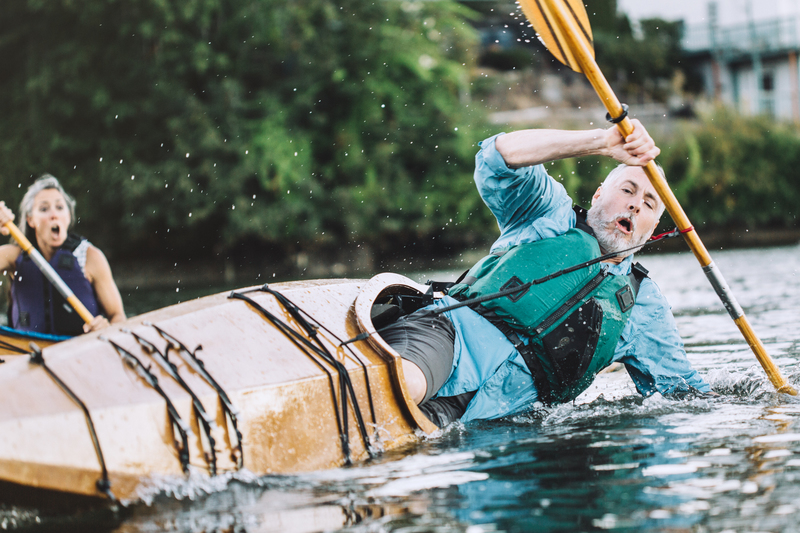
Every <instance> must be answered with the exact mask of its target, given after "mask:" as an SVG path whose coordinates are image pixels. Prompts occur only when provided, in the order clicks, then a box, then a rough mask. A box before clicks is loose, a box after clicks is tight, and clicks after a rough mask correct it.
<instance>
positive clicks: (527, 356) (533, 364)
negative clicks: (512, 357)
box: [469, 304, 553, 404]
mask: <svg viewBox="0 0 800 533" xmlns="http://www.w3.org/2000/svg"><path fill="white" fill-rule="evenodd" d="M469 307H470V309H472V310H473V311H475V312H476V313H478V314H479V315H481V316H482V317H483V318H485V319H486V320H488V321H489V323H491V324H492V325H493V326H494V327H496V328H497V329H499V330H500V333H502V334H503V335H505V337H506V338H507V339H508V341H509V342H510V343H511V344H513V345H514V348H515V349H516V350H517V351H518V352H519V354H520V355H521V356H522V359H523V360H524V361H525V366H527V367H528V370H529V371H530V373H531V376H532V377H533V384H534V385H535V386H536V392H537V393H538V394H539V401H541V402H542V403H544V404H549V403H550V402H551V401H552V397H553V392H552V388H551V387H550V382H549V381H548V380H547V376H546V375H545V371H544V368H543V367H542V363H541V361H539V358H538V357H536V353H534V347H533V346H532V345H531V343H530V342H529V343H528V344H525V341H523V340H522V337H520V336H519V333H517V331H516V330H515V329H514V328H512V327H511V326H509V325H508V323H506V321H505V320H503V319H502V318H500V317H499V316H497V313H495V312H494V311H492V310H490V309H487V308H486V307H484V306H482V305H481V304H472V305H470V306H469Z"/></svg>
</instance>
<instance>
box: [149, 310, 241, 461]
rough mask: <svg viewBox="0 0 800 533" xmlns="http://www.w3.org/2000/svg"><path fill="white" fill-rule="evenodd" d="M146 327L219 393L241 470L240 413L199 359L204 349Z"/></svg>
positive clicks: (154, 326) (234, 455) (166, 350)
mask: <svg viewBox="0 0 800 533" xmlns="http://www.w3.org/2000/svg"><path fill="white" fill-rule="evenodd" d="M143 325H145V326H152V327H153V329H155V330H156V331H157V332H158V334H159V335H161V338H162V339H164V340H165V341H167V347H166V349H165V352H166V353H167V354H168V353H169V351H170V350H175V351H176V352H178V354H179V355H180V356H181V358H182V359H183V360H184V361H185V362H186V364H188V365H189V367H191V369H192V370H194V371H195V372H197V373H198V374H200V376H201V377H202V378H203V379H204V380H205V381H206V383H208V384H209V385H210V386H211V388H213V389H214V390H215V391H216V392H217V396H219V399H220V403H221V404H222V410H223V412H224V413H225V416H226V420H227V421H228V422H229V423H230V425H231V426H232V429H233V431H232V432H230V433H232V434H234V435H236V445H234V446H233V451H232V452H231V460H232V461H233V462H234V463H236V468H237V469H241V468H242V467H243V466H244V449H243V447H242V432H241V431H239V425H238V421H237V418H236V417H237V416H238V415H239V411H238V410H237V409H236V407H235V406H234V405H233V403H232V402H231V400H230V398H228V395H227V394H226V393H225V391H224V390H223V389H222V387H220V385H219V383H217V381H216V380H215V379H214V378H213V377H211V374H209V373H208V370H206V365H205V364H204V363H203V361H202V359H200V358H199V357H197V352H199V351H200V350H202V349H203V347H202V346H200V345H198V346H197V348H195V349H194V351H192V350H190V349H189V348H188V347H187V346H186V345H185V344H184V343H182V342H181V341H179V340H178V339H176V338H175V337H173V336H172V335H170V334H169V333H167V332H166V331H164V330H163V329H161V328H160V327H158V326H157V325H155V324H151V323H150V322H143Z"/></svg>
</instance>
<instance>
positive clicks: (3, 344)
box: [0, 340, 31, 363]
mask: <svg viewBox="0 0 800 533" xmlns="http://www.w3.org/2000/svg"><path fill="white" fill-rule="evenodd" d="M0 348H2V349H3V350H8V351H9V352H15V353H18V354H20V355H25V354H29V353H31V352H30V351H29V350H26V349H25V348H20V347H19V346H15V345H13V344H11V343H10V342H7V341H4V340H0ZM4 362H5V361H4V360H2V359H0V363H4Z"/></svg>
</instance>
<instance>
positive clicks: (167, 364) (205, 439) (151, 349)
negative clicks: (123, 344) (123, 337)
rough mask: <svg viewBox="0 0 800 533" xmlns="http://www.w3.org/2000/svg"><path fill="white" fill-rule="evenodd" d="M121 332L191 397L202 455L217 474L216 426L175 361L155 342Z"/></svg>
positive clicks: (133, 333)
mask: <svg viewBox="0 0 800 533" xmlns="http://www.w3.org/2000/svg"><path fill="white" fill-rule="evenodd" d="M122 332H123V333H130V334H131V335H132V336H133V338H134V339H136V341H137V342H138V343H139V345H140V346H141V347H142V349H143V350H144V351H145V352H147V353H148V354H150V357H152V358H153V359H155V361H156V363H158V365H159V366H160V367H161V368H162V369H163V370H164V372H166V373H167V374H169V375H170V377H172V379H174V380H175V381H176V382H177V383H178V385H180V386H181V388H183V390H185V391H186V392H187V393H188V394H189V396H190V397H191V398H192V408H193V409H194V414H195V416H196V417H197V420H198V425H199V426H200V429H201V430H202V433H201V434H200V443H201V445H202V446H203V455H204V456H205V459H206V464H208V471H209V474H210V475H212V476H215V475H217V451H216V450H215V449H214V446H215V445H216V442H215V440H214V436H213V435H212V430H213V429H214V428H215V427H216V424H215V423H214V420H213V419H212V418H211V417H210V416H209V414H208V413H207V412H206V410H205V408H204V407H203V404H202V402H200V398H198V397H197V395H196V394H195V393H194V391H193V390H192V389H191V388H190V387H189V384H188V383H186V381H185V380H184V379H183V378H182V377H181V375H180V374H179V373H178V367H177V366H175V363H173V362H172V361H170V360H169V356H168V351H166V352H165V353H162V352H161V350H159V349H158V347H157V346H156V345H155V344H153V343H152V342H150V341H148V340H147V339H145V338H144V337H142V336H140V335H138V334H137V333H135V332H134V331H131V330H129V329H127V328H124V329H122Z"/></svg>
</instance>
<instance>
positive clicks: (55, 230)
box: [50, 224, 61, 238]
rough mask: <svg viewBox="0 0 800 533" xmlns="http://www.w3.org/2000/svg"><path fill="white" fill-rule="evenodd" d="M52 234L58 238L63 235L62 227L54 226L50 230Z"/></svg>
mask: <svg viewBox="0 0 800 533" xmlns="http://www.w3.org/2000/svg"><path fill="white" fill-rule="evenodd" d="M50 233H51V234H52V235H53V237H55V238H58V237H59V236H60V235H61V226H59V225H58V224H56V225H54V226H53V227H51V228H50Z"/></svg>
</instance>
